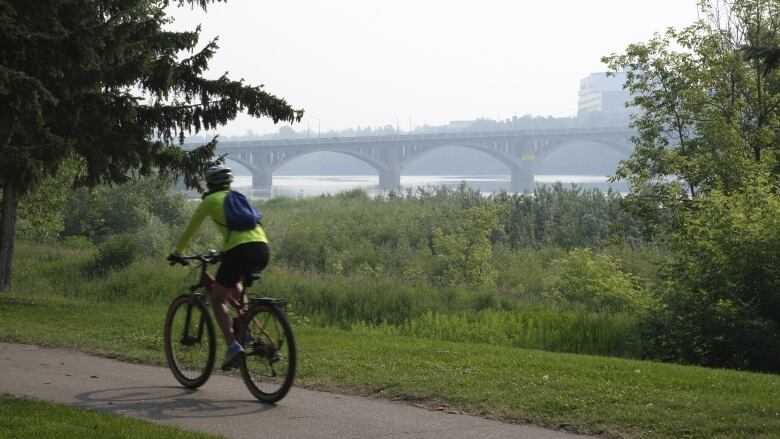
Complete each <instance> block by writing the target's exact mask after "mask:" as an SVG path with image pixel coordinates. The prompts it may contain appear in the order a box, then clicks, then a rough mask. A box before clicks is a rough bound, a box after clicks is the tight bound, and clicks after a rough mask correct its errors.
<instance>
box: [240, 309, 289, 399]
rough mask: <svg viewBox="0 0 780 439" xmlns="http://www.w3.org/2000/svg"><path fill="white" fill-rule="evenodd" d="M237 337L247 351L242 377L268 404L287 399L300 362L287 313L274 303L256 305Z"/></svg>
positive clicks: (246, 316)
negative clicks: (261, 328) (297, 363)
mask: <svg viewBox="0 0 780 439" xmlns="http://www.w3.org/2000/svg"><path fill="white" fill-rule="evenodd" d="M258 324H259V325H260V326H262V327H263V328H264V330H265V331H261V330H259V329H258V328H259V326H258ZM269 336H270V337H269ZM237 340H239V341H240V342H242V344H243V345H244V350H245V351H246V353H245V354H244V355H242V357H241V360H240V361H239V368H240V369H241V377H242V378H243V380H244V384H246V386H247V388H248V389H249V391H250V392H251V393H252V395H254V397H255V398H257V399H258V400H260V401H262V402H265V403H275V402H278V401H279V400H281V399H282V398H284V397H285V396H286V395H287V392H289V391H290V388H291V387H292V383H293V380H294V379H295V368H296V362H297V352H296V345H295V337H294V335H293V331H292V327H291V326H290V322H289V321H288V320H287V316H286V315H285V314H284V312H283V311H282V310H281V309H280V308H279V307H278V306H276V305H274V304H272V303H257V304H254V305H252V306H251V307H250V308H249V310H248V311H247V312H246V314H245V315H244V317H243V319H242V324H241V328H240V329H239V335H238V337H237ZM274 344H276V345H277V346H276V347H275V348H274V347H273V345H274Z"/></svg>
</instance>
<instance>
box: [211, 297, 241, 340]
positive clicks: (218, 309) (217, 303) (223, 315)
mask: <svg viewBox="0 0 780 439" xmlns="http://www.w3.org/2000/svg"><path fill="white" fill-rule="evenodd" d="M236 291H237V289H236V288H227V287H225V286H223V285H220V283H219V282H214V284H213V285H212V286H211V291H210V294H211V306H212V308H213V309H214V317H215V318H216V320H217V325H219V329H220V330H222V335H223V336H224V337H225V344H226V345H228V346H230V345H232V344H233V342H234V341H236V338H235V336H234V335H233V330H232V324H231V321H230V310H229V309H228V305H227V303H226V299H227V296H228V294H230V293H231V292H236Z"/></svg>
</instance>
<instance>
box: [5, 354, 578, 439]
mask: <svg viewBox="0 0 780 439" xmlns="http://www.w3.org/2000/svg"><path fill="white" fill-rule="evenodd" d="M0 393H6V394H11V395H17V396H25V397H31V398H36V399H42V400H47V401H51V402H56V403H62V404H67V405H70V406H74V407H82V408H88V409H93V410H98V411H102V412H110V413H116V414H120V415H127V416H133V417H137V418H142V419H146V420H149V421H152V422H155V423H158V424H163V425H173V426H178V427H181V428H185V429H188V430H197V431H203V432H208V433H212V434H218V435H222V436H225V437H234V438H241V439H248V438H256V437H257V438H270V437H273V438H301V439H303V438H310V439H316V438H328V439H332V438H355V439H357V438H453V439H459V438H540V439H558V438H577V437H582V436H578V435H574V434H571V433H566V432H560V431H555V430H547V429H543V428H539V427H535V426H529V425H517V424H507V423H502V422H498V421H492V420H487V419H482V418H479V417H475V416H467V415H459V414H449V413H443V412H437V411H431V410H425V409H421V408H416V407H413V406H409V405H405V404H401V403H395V402H392V401H386V400H379V399H373V398H367V397H360V396H348V395H340V394H334V393H327V392H317V391H311V390H305V389H300V388H295V387H293V389H292V390H291V391H290V393H289V394H288V395H287V397H286V398H285V399H283V400H282V401H281V402H279V403H278V404H276V405H266V404H261V403H259V402H257V401H256V400H254V399H253V397H252V395H251V394H250V393H249V391H248V390H247V389H246V388H245V387H244V383H243V381H241V379H240V378H238V377H230V376H219V375H217V376H212V377H211V378H210V379H209V381H208V382H207V383H206V384H205V385H204V386H203V387H202V388H201V389H199V390H196V391H190V390H187V389H185V388H183V387H180V386H179V385H178V383H177V382H176V381H175V380H174V378H173V376H172V375H171V373H170V371H169V370H168V369H166V368H162V367H155V366H146V365H140V364H130V363H123V362H120V361H116V360H111V359H107V358H99V357H93V356H89V355H87V354H84V353H81V352H75V351H70V350H65V349H52V348H41V347H37V346H31V345H20V344H10V343H0Z"/></svg>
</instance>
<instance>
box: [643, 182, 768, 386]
mask: <svg viewBox="0 0 780 439" xmlns="http://www.w3.org/2000/svg"><path fill="white" fill-rule="evenodd" d="M670 247H671V250H672V253H671V261H670V262H669V263H668V264H667V265H666V266H665V268H664V271H663V276H664V283H663V284H662V287H661V288H660V292H659V297H660V301H661V306H659V307H658V308H657V309H655V310H654V311H653V313H652V314H651V315H650V316H649V317H648V319H647V320H646V322H645V330H644V333H645V337H646V338H647V339H648V341H649V343H648V346H649V351H648V352H647V353H646V354H647V355H648V356H650V357H652V358H657V359H661V360H667V361H676V362H683V363H694V364H701V365H705V366H716V367H729V368H738V369H753V370H760V371H772V372H780V336H779V335H780V271H779V268H778V267H780V197H779V196H778V195H777V193H776V189H775V188H773V187H771V186H770V185H768V184H766V183H759V184H756V185H755V186H753V187H748V188H746V189H744V190H742V191H740V192H737V193H733V194H730V195H725V194H723V193H721V192H718V191H714V192H711V193H710V194H709V195H708V196H707V197H706V198H703V199H700V200H698V201H697V202H696V204H695V205H694V207H693V208H692V209H691V210H690V211H689V212H687V213H686V214H684V215H683V218H682V220H681V227H680V229H679V230H678V232H676V234H675V235H674V237H673V239H672V241H671V243H670Z"/></svg>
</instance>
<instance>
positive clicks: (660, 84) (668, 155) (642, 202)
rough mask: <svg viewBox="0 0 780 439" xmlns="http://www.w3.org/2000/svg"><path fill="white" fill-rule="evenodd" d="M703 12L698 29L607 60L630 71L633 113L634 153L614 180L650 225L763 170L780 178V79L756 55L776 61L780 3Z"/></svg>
mask: <svg viewBox="0 0 780 439" xmlns="http://www.w3.org/2000/svg"><path fill="white" fill-rule="evenodd" d="M699 7H700V11H701V16H702V17H703V18H702V19H701V20H700V21H699V22H697V23H695V24H693V25H691V26H689V27H687V28H685V29H683V30H679V31H678V30H674V29H669V30H667V31H666V33H665V34H663V35H659V34H657V35H656V36H655V37H653V38H652V39H651V40H650V41H649V42H648V43H644V44H632V45H630V46H629V47H628V48H627V49H626V52H625V53H623V54H613V55H611V56H608V57H605V58H604V62H605V63H607V65H608V66H609V67H610V68H611V69H612V70H614V71H617V70H623V69H625V70H626V72H627V82H626V84H625V86H626V87H627V88H628V90H629V91H630V92H631V93H632V95H633V101H632V102H631V104H632V105H633V106H634V107H636V109H637V113H636V115H635V116H634V117H633V118H632V126H633V127H634V128H636V130H637V132H638V135H637V136H636V137H635V139H634V143H635V145H636V149H635V151H634V153H633V155H632V156H631V158H630V159H628V160H626V161H623V162H622V163H621V165H620V167H619V169H618V171H617V173H616V178H617V179H624V180H627V181H628V182H629V183H630V184H631V194H630V196H629V200H630V201H631V203H632V205H633V206H632V207H634V208H636V209H637V210H638V211H639V212H642V213H644V214H645V217H647V218H652V217H653V215H657V214H659V213H661V212H663V211H664V210H666V211H668V209H673V208H676V207H680V203H688V201H690V200H691V199H693V198H695V197H696V196H698V195H700V194H706V193H708V192H709V191H711V190H713V189H716V188H717V189H720V190H722V191H724V192H725V193H730V192H732V191H734V190H737V189H739V188H741V187H744V186H745V185H749V184H751V181H752V179H753V176H754V175H755V174H756V172H757V170H758V169H759V168H771V169H773V171H774V172H775V173H777V172H778V171H780V166H778V160H777V155H778V153H780V137H779V136H778V128H780V118H779V116H780V76H778V72H777V70H775V69H769V68H766V61H765V60H764V59H762V58H761V57H760V56H757V55H756V54H755V53H754V51H751V50H750V48H753V49H754V50H755V49H756V48H758V49H764V50H759V54H763V55H771V53H767V51H766V50H765V49H766V48H768V47H772V46H773V45H776V44H777V42H778V41H780V21H778V20H777V17H778V16H780V2H779V1H777V0H702V1H700V4H699ZM658 207H663V208H664V209H658ZM654 219H655V220H656V221H657V220H658V218H657V217H656V218H654Z"/></svg>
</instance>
